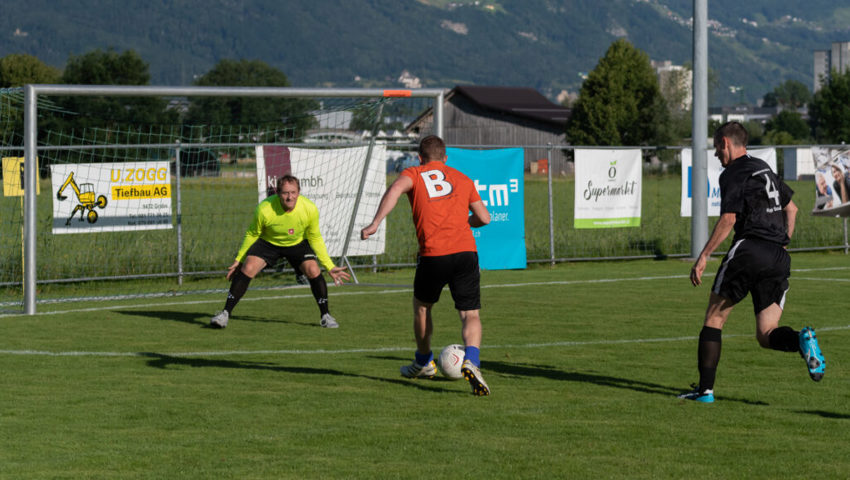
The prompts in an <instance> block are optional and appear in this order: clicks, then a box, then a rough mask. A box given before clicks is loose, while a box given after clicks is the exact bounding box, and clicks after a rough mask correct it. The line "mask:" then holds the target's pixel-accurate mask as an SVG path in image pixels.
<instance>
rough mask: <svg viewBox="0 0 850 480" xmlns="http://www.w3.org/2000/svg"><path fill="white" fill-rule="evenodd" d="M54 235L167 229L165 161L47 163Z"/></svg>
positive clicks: (168, 174) (168, 187)
mask: <svg viewBox="0 0 850 480" xmlns="http://www.w3.org/2000/svg"><path fill="white" fill-rule="evenodd" d="M50 171H51V178H50V179H51V186H52V190H53V233H90V232H119V231H128V230H162V229H168V228H171V171H170V170H169V167H168V162H167V161H166V162H124V163H78V164H65V165H51V166H50Z"/></svg>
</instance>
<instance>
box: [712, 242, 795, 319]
mask: <svg viewBox="0 0 850 480" xmlns="http://www.w3.org/2000/svg"><path fill="white" fill-rule="evenodd" d="M790 276H791V256H790V255H788V252H787V251H786V250H785V249H784V248H783V247H782V246H781V245H779V244H777V243H773V242H765V241H762V240H755V239H744V240H739V241H737V242H735V244H734V245H732V248H730V249H729V252H728V253H727V254H726V256H725V257H723V263H722V264H720V270H718V271H717V277H716V278H715V279H714V286H713V287H712V288H711V291H712V292H714V293H716V294H717V295H720V296H722V297H725V298H728V299H729V300H731V301H732V302H733V303H738V302H740V301H741V300H743V299H744V297H746V296H747V293H750V294H752V296H753V311H754V312H755V314H756V315H758V313H759V312H761V311H762V310H764V309H765V308H767V307H769V306H770V305H772V304H774V303H776V304H777V305H779V307H780V308H784V307H785V293H786V292H787V291H788V277H790Z"/></svg>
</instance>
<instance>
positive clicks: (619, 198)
mask: <svg viewBox="0 0 850 480" xmlns="http://www.w3.org/2000/svg"><path fill="white" fill-rule="evenodd" d="M575 156H576V157H575V168H576V173H575V175H576V186H575V217H574V220H573V226H574V227H575V228H619V227H639V226H640V202H641V168H642V162H641V151H640V149H635V148H633V149H624V150H607V149H605V150H602V149H599V150H597V149H593V150H591V149H576V151H575Z"/></svg>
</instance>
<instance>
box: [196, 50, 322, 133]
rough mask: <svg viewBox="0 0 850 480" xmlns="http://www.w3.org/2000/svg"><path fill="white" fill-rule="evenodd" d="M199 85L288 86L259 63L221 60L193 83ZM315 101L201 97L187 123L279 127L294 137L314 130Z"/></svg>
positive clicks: (281, 76) (275, 72)
mask: <svg viewBox="0 0 850 480" xmlns="http://www.w3.org/2000/svg"><path fill="white" fill-rule="evenodd" d="M195 85H198V86H218V87H236V86H238V87H288V86H289V79H288V78H286V75H285V74H284V73H283V72H281V71H280V70H277V69H275V68H273V67H271V66H269V65H268V64H266V63H265V62H262V61H260V60H228V59H225V60H221V61H220V62H218V64H216V65H215V67H213V69H212V70H210V71H209V72H207V73H206V74H204V75H202V76H201V77H200V78H198V79H197V80H196V81H195ZM318 108H319V104H318V102H316V101H315V100H310V99H302V98H254V97H203V98H197V99H195V100H193V101H192V103H191V105H190V106H189V112H188V114H187V116H186V123H189V124H192V125H263V124H266V125H267V124H280V125H281V126H286V127H288V128H292V129H294V132H293V134H292V135H293V136H294V137H295V138H298V137H301V136H302V135H303V133H304V132H305V131H306V130H308V129H310V128H313V127H315V125H316V120H315V119H314V118H313V116H312V115H310V111H312V110H316V109H318Z"/></svg>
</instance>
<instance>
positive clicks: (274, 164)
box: [256, 145, 292, 203]
mask: <svg viewBox="0 0 850 480" xmlns="http://www.w3.org/2000/svg"><path fill="white" fill-rule="evenodd" d="M256 150H257V191H258V192H259V199H258V200H257V203H260V202H262V201H263V200H265V199H266V197H270V196H272V195H274V194H275V189H276V188H277V179H278V178H280V177H282V176H284V175H286V174H288V173H291V172H292V164H291V163H290V161H289V147H283V146H278V145H268V146H263V147H257V149H256Z"/></svg>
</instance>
